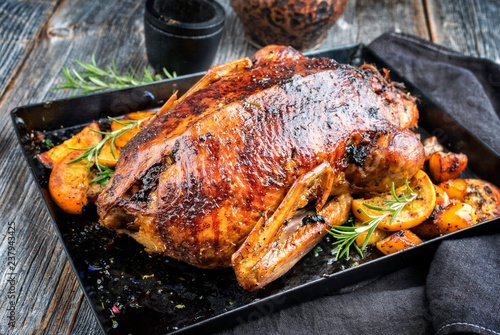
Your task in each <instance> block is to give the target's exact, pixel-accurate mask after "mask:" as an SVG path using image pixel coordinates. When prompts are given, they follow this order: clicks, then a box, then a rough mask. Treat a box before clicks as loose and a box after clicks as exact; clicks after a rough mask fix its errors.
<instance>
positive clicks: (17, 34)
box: [0, 0, 60, 97]
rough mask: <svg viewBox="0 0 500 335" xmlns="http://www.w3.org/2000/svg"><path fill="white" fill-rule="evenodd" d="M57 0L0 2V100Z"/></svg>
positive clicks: (9, 0) (11, 0)
mask: <svg viewBox="0 0 500 335" xmlns="http://www.w3.org/2000/svg"><path fill="white" fill-rule="evenodd" d="M59 2H60V0H57V1H56V0H53V1H50V0H45V1H22V0H21V1H19V0H6V1H5V0H4V1H2V2H0V22H2V24H1V25H0V55H1V57H2V66H0V97H1V96H2V95H3V93H4V92H5V89H6V87H7V85H8V84H9V83H10V82H11V81H12V79H13V78H14V77H15V75H16V74H17V73H18V71H19V69H20V68H21V66H22V64H23V62H24V60H25V59H26V57H27V56H28V54H29V52H30V51H31V49H32V47H33V44H34V41H35V38H36V36H37V35H38V34H39V33H40V30H41V28H42V27H43V26H44V25H45V23H46V22H47V19H48V17H49V16H50V15H51V14H52V12H53V10H54V8H55V7H56V6H57V5H58V3H59Z"/></svg>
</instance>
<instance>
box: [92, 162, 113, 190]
mask: <svg viewBox="0 0 500 335" xmlns="http://www.w3.org/2000/svg"><path fill="white" fill-rule="evenodd" d="M96 165H97V170H98V171H97V177H95V178H94V179H92V180H91V181H90V185H92V184H95V183H99V184H101V186H106V184H107V183H108V181H109V180H110V179H111V177H112V176H113V173H115V170H113V169H110V168H109V167H108V166H107V165H106V164H99V163H97V164H96Z"/></svg>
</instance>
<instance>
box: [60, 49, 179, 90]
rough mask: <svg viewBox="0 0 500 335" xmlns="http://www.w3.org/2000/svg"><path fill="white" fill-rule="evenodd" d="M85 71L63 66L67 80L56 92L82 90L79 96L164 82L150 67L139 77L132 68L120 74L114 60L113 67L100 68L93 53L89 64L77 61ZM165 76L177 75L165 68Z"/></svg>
mask: <svg viewBox="0 0 500 335" xmlns="http://www.w3.org/2000/svg"><path fill="white" fill-rule="evenodd" d="M75 62H76V63H77V64H78V65H80V66H81V67H82V68H83V70H76V69H75V68H74V67H71V68H70V67H69V66H63V68H62V77H63V78H64V79H65V80H66V82H64V83H59V84H58V85H59V86H58V87H54V88H53V89H54V90H62V89H72V90H80V92H78V93H77V95H78V94H87V93H92V92H97V91H102V90H107V89H114V88H123V87H127V86H131V85H140V84H147V83H151V82H153V81H158V80H162V79H163V77H162V76H161V75H160V74H155V75H153V74H152V72H153V71H152V69H151V68H150V67H149V66H145V67H144V75H143V76H142V77H139V76H138V75H137V73H136V72H135V71H134V70H133V69H132V68H130V71H127V73H125V74H120V73H119V72H118V70H117V68H116V65H115V61H114V59H113V60H112V65H111V66H109V65H108V66H107V67H106V68H105V69H103V68H100V67H99V66H98V65H97V63H96V61H95V54H94V53H92V59H91V61H90V62H89V63H84V62H81V61H79V60H76V61H75ZM163 74H164V75H165V77H166V78H175V77H176V73H175V72H174V73H172V74H171V73H169V72H168V71H167V70H166V69H165V68H163Z"/></svg>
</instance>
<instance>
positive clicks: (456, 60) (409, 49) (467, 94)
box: [369, 33, 500, 153]
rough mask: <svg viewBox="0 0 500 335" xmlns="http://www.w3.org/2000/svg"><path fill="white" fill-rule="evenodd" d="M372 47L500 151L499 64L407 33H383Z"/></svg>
mask: <svg viewBox="0 0 500 335" xmlns="http://www.w3.org/2000/svg"><path fill="white" fill-rule="evenodd" d="M369 48H370V49H371V50H372V51H374V52H375V53H376V54H378V55H379V56H381V57H382V58H383V59H384V60H385V61H386V62H388V63H389V64H390V65H391V67H392V68H393V69H395V70H396V71H397V72H398V73H399V74H400V75H402V76H404V77H406V78H407V79H408V80H409V81H410V82H412V83H414V84H415V85H416V86H417V87H418V88H420V89H421V90H422V91H423V92H424V93H425V94H427V95H428V96H430V97H432V98H433V99H434V100H436V101H437V102H438V103H439V104H440V105H441V106H442V107H443V108H444V109H445V110H446V111H447V112H449V113H450V114H451V115H452V116H453V117H455V118H456V119H457V120H458V121H459V122H460V123H462V124H463V125H465V126H466V127H467V128H468V129H469V130H470V131H471V132H472V133H474V134H476V135H477V136H478V137H479V138H481V140H483V142H485V143H487V144H488V145H490V146H491V147H492V148H493V149H494V150H495V151H496V152H498V153H500V132H499V130H500V65H498V64H496V63H494V62H492V61H490V60H488V59H480V58H474V57H469V56H464V55H462V54H459V53H457V52H455V51H452V50H449V49H447V48H444V47H442V46H438V45H436V44H433V43H430V42H428V41H426V40H423V39H421V38H418V37H416V36H412V35H407V34H397V33H386V34H383V35H382V36H380V37H378V38H377V39H376V40H375V41H373V42H372V43H371V44H370V45H369Z"/></svg>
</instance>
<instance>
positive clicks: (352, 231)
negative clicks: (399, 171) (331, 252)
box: [328, 178, 418, 260]
mask: <svg viewBox="0 0 500 335" xmlns="http://www.w3.org/2000/svg"><path fill="white" fill-rule="evenodd" d="M405 185H406V189H407V191H408V193H409V194H405V193H403V194H401V195H400V196H398V195H397V194H396V189H395V187H394V183H392V186H391V195H392V198H393V199H389V200H384V204H383V205H382V206H373V205H370V204H367V203H364V204H363V205H364V206H366V207H367V208H369V209H372V210H374V211H379V212H382V214H380V215H376V216H374V215H369V214H368V213H366V211H365V210H364V209H363V208H360V210H361V212H362V213H363V214H364V215H366V216H367V217H369V218H370V219H369V220H367V221H365V222H363V226H360V227H356V226H354V222H353V218H352V217H351V218H350V223H351V224H350V225H344V226H332V229H331V230H328V232H329V233H330V234H331V235H332V236H333V237H335V239H336V241H335V242H334V243H333V245H334V246H336V250H337V255H336V257H335V259H336V260H338V259H339V258H341V257H343V256H346V257H347V256H349V252H350V248H351V246H354V249H355V250H356V251H357V252H358V253H359V254H360V255H361V256H363V252H362V251H363V250H366V246H367V244H368V240H369V239H370V236H371V235H372V234H373V232H374V231H375V229H376V228H377V226H378V224H379V223H380V222H381V221H382V220H383V219H384V218H385V217H387V216H389V215H392V218H391V221H390V224H393V223H394V221H395V220H396V218H397V217H398V215H399V213H401V211H402V210H403V208H404V207H405V206H406V205H407V204H409V203H410V202H412V201H413V200H415V199H416V198H417V196H418V193H416V192H414V191H413V190H412V189H411V187H410V185H409V184H408V178H406V179H405ZM348 223H349V222H348ZM364 232H367V234H366V238H365V241H364V243H363V245H362V247H361V248H359V247H358V246H357V245H356V243H354V242H355V241H356V238H357V237H358V236H359V235H361V234H362V233H364Z"/></svg>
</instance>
